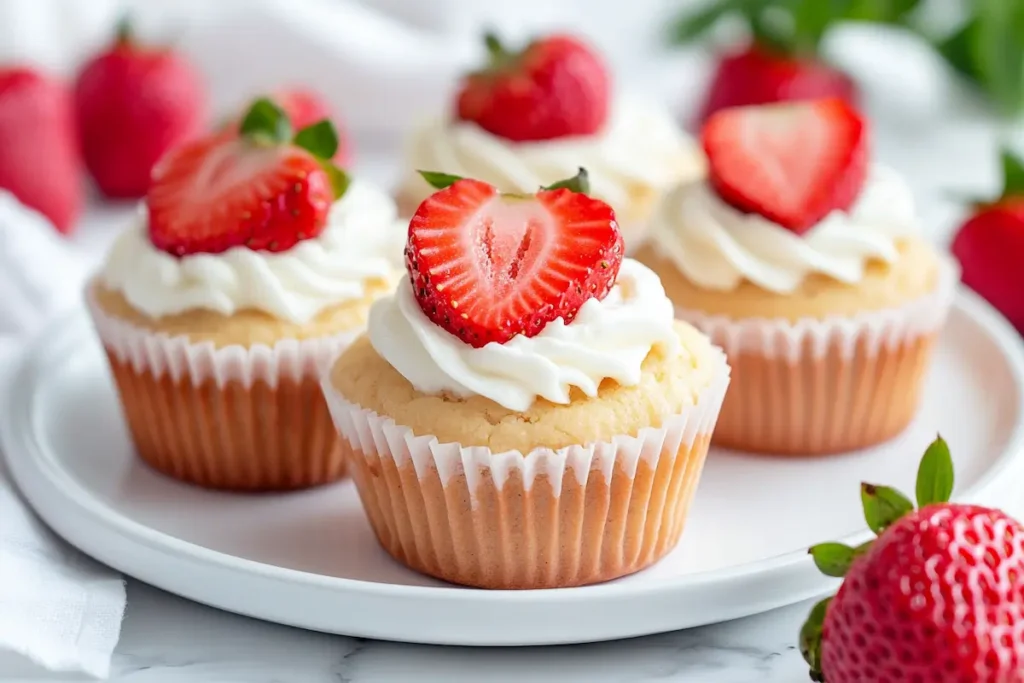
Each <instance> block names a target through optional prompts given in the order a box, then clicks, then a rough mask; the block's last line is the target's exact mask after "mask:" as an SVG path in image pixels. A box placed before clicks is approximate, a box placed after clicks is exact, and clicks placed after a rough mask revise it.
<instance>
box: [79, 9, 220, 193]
mask: <svg viewBox="0 0 1024 683" xmlns="http://www.w3.org/2000/svg"><path fill="white" fill-rule="evenodd" d="M205 104H206V94H205V92H204V87H203V82H202V79H201V77H200V75H199V73H198V72H197V71H196V70H195V69H193V67H192V66H191V65H190V64H189V63H188V62H187V61H186V60H185V59H184V58H183V57H182V56H181V55H179V54H178V53H176V52H175V51H174V50H172V49H170V48H168V47H164V46H153V45H144V44H142V43H140V42H138V41H137V40H136V39H135V38H134V36H133V35H132V33H131V27H130V26H129V24H128V22H127V21H124V22H122V23H121V25H120V26H119V27H118V31H117V36H116V38H115V39H114V42H113V43H112V44H111V45H110V46H109V47H108V48H107V49H106V50H104V51H103V52H102V53H101V54H99V55H97V56H96V57H94V58H93V59H92V60H91V61H89V62H88V63H87V64H86V65H85V66H84V68H83V69H82V71H81V73H80V74H79V76H78V81H77V83H76V87H75V109H76V114H77V119H78V126H79V134H80V136H81V141H82V152H83V154H84V157H85V165H86V167H87V168H88V170H89V173H90V174H91V175H92V177H93V180H94V181H95V182H96V185H97V187H98V188H99V189H100V191H101V192H102V193H103V194H104V195H106V196H107V197H112V198H135V197H141V196H143V195H144V194H145V193H146V190H147V189H148V188H149V175H150V171H151V170H152V168H153V165H154V164H155V163H156V162H157V160H159V159H160V157H161V156H163V154H164V153H165V152H166V151H167V150H168V149H170V148H171V147H173V146H175V145H177V144H178V143H180V142H182V141H183V140H186V139H188V138H189V137H191V136H193V135H194V134H196V133H198V132H200V131H201V130H202V128H203V125H204V123H205Z"/></svg>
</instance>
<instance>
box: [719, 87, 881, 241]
mask: <svg viewBox="0 0 1024 683" xmlns="http://www.w3.org/2000/svg"><path fill="white" fill-rule="evenodd" d="M702 141H703V145H704V151H705V153H706V155H707V158H708V180H709V182H710V183H711V186H712V187H713V188H714V189H715V191H716V192H717V193H718V195H719V196H720V197H721V198H722V199H723V200H725V201H726V202H728V203H729V204H731V205H733V206H734V207H736V208H737V209H739V210H741V211H746V212H749V213H757V214H760V215H762V216H764V217H765V218H767V219H769V220H771V221H773V222H775V223H778V224H779V225H781V226H783V227H785V228H788V229H790V230H792V231H793V232H795V233H797V234H798V235H800V234H803V233H805V232H807V230H809V229H810V228H812V227H814V225H816V224H817V223H818V222H819V221H820V220H821V219H822V218H824V217H825V216H827V215H828V214H829V213H831V212H832V211H836V210H844V209H847V208H849V207H850V205H851V204H853V202H854V201H855V200H856V198H857V195H859V194H860V190H861V188H862V187H863V186H864V179H865V177H866V175H867V164H868V134H867V124H866V122H865V121H864V119H863V118H862V117H861V115H860V114H859V113H857V111H855V110H854V109H853V108H852V107H851V106H850V105H849V104H847V103H846V102H844V101H843V100H840V99H825V100H815V101H812V102H800V103H791V104H773V105H764V106H757V107H737V108H734V109H725V110H722V111H720V112H718V113H717V114H715V115H714V116H712V117H711V118H710V119H709V120H708V122H707V125H705V126H704V131H703V134H702Z"/></svg>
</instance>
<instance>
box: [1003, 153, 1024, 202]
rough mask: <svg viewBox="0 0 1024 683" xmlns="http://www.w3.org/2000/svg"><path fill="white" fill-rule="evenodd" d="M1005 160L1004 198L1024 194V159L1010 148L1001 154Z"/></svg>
mask: <svg viewBox="0 0 1024 683" xmlns="http://www.w3.org/2000/svg"><path fill="white" fill-rule="evenodd" d="M1001 158H1002V162H1003V196H1002V198H1003V199H1006V198H1007V197H1020V196H1024V161H1021V159H1020V157H1018V156H1017V155H1015V154H1014V153H1013V152H1011V151H1010V150H1008V149H1004V150H1003V151H1002V154H1001Z"/></svg>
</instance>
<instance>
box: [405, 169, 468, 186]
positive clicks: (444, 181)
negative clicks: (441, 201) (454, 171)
mask: <svg viewBox="0 0 1024 683" xmlns="http://www.w3.org/2000/svg"><path fill="white" fill-rule="evenodd" d="M416 172H417V173H419V174H420V175H421V176H423V179H424V180H426V181H427V183H428V184H429V185H430V186H431V187H433V188H434V189H435V190H443V189H445V188H446V187H450V186H451V185H454V184H455V183H457V182H458V181H460V180H462V176H457V175H451V174H449V173H439V172H437V171H416Z"/></svg>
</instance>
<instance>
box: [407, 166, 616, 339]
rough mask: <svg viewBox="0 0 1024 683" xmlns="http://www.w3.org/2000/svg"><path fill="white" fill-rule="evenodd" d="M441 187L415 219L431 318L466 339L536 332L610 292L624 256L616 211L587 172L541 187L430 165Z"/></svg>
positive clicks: (417, 263)
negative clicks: (523, 190)
mask: <svg viewBox="0 0 1024 683" xmlns="http://www.w3.org/2000/svg"><path fill="white" fill-rule="evenodd" d="M423 176H424V178H426V179H427V181H428V182H430V183H431V184H433V185H434V186H435V187H441V188H444V189H442V190H441V191H440V192H437V193H435V194H434V195H432V196H430V197H428V198H427V199H426V200H425V201H424V202H423V203H422V204H421V205H420V207H419V210H417V211H416V215H414V216H413V218H412V221H411V222H410V224H409V241H408V244H407V246H406V250H405V258H406V265H407V267H408V269H409V276H410V277H411V279H412V285H413V290H414V291H415V294H416V299H417V301H419V304H420V307H421V308H422V309H423V312H424V313H426V314H427V317H429V318H430V319H431V320H432V321H434V322H435V323H436V324H438V325H440V326H441V327H443V328H444V329H445V330H447V331H449V332H451V333H452V334H454V335H455V336H457V337H458V338H459V339H461V340H462V341H464V342H466V343H467V344H469V345H471V346H474V347H480V346H484V345H485V344H487V343H489V342H498V343H499V344H502V343H504V342H506V341H508V340H509V339H511V338H512V337H514V336H516V335H517V334H522V335H524V336H527V337H532V336H534V335H535V334H537V333H538V332H540V331H541V330H542V329H544V326H545V325H547V324H548V323H549V322H551V321H553V320H555V319H556V318H562V319H563V320H565V321H566V322H569V321H571V320H572V319H573V318H574V317H575V315H576V312H577V311H578V310H579V308H580V306H582V305H583V304H584V302H586V301H587V300H588V299H591V298H596V299H603V298H604V297H605V296H606V295H607V294H608V292H609V290H610V289H611V287H612V285H613V284H614V283H615V278H616V276H617V275H618V272H619V266H620V265H622V251H623V247H622V235H621V234H620V233H619V226H618V224H617V223H616V222H615V212H614V211H612V208H611V207H610V206H608V205H607V204H605V203H604V202H602V201H599V200H597V199H592V198H590V197H588V196H587V195H586V192H587V190H588V183H587V178H586V172H585V171H583V169H580V175H578V176H576V177H575V178H573V179H571V180H568V181H563V182H561V183H556V184H555V185H552V186H549V187H547V188H542V189H541V190H539V191H538V192H537V194H536V195H534V196H524V195H503V194H499V192H498V190H496V189H495V188H494V187H493V186H491V185H488V184H487V183H484V182H481V181H479V180H463V179H460V178H456V177H454V176H445V175H442V174H437V173H424V174H423Z"/></svg>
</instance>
